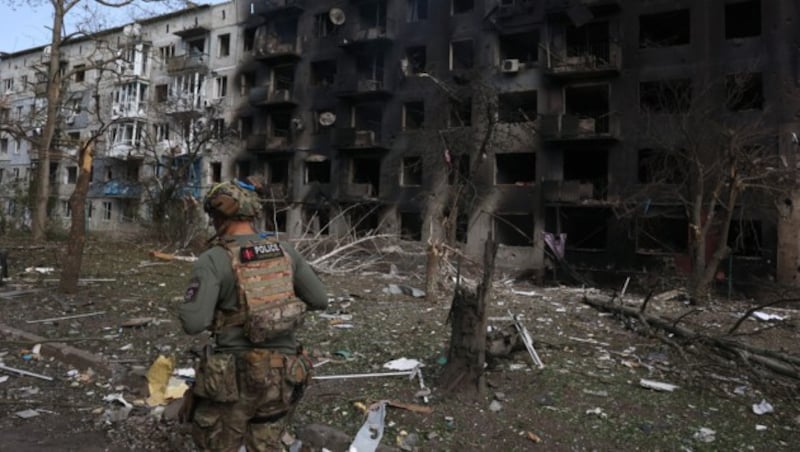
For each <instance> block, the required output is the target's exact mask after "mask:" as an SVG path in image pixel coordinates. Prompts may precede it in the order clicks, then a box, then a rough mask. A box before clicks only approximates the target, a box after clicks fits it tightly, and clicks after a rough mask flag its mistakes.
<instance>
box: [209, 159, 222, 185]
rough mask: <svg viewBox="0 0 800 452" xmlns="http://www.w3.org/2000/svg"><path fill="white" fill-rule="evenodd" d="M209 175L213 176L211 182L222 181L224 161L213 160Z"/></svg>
mask: <svg viewBox="0 0 800 452" xmlns="http://www.w3.org/2000/svg"><path fill="white" fill-rule="evenodd" d="M209 175H210V176H211V183H212V184H216V183H219V182H222V163H221V162H211V168H210V171H209Z"/></svg>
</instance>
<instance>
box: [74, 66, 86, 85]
mask: <svg viewBox="0 0 800 452" xmlns="http://www.w3.org/2000/svg"><path fill="white" fill-rule="evenodd" d="M84 80H86V65H85V64H76V65H75V82H76V83H81V82H83V81H84Z"/></svg>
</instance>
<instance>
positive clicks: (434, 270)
mask: <svg viewBox="0 0 800 452" xmlns="http://www.w3.org/2000/svg"><path fill="white" fill-rule="evenodd" d="M441 256H442V248H441V246H440V244H439V243H438V242H435V241H433V238H431V241H430V243H428V258H427V260H426V261H425V300H426V301H430V302H433V303H435V302H436V301H437V300H438V299H439V265H440V261H441Z"/></svg>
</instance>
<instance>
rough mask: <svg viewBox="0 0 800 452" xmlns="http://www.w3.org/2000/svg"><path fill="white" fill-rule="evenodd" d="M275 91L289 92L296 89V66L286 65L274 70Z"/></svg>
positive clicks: (273, 83) (276, 67)
mask: <svg viewBox="0 0 800 452" xmlns="http://www.w3.org/2000/svg"><path fill="white" fill-rule="evenodd" d="M272 86H273V90H275V91H277V90H289V91H291V90H292V88H294V66H293V65H291V64H285V65H283V66H275V68H273V69H272Z"/></svg>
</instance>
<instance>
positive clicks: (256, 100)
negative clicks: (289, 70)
mask: <svg viewBox="0 0 800 452" xmlns="http://www.w3.org/2000/svg"><path fill="white" fill-rule="evenodd" d="M248 100H249V101H250V105H252V106H254V107H269V108H293V107H295V106H296V105H297V101H295V99H294V97H293V95H292V91H291V90H288V89H276V90H272V91H270V87H268V86H258V87H255V88H253V89H251V90H250V93H249V94H248Z"/></svg>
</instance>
